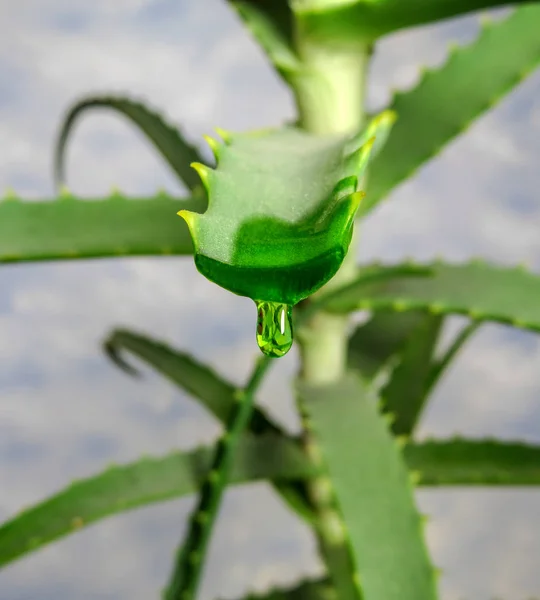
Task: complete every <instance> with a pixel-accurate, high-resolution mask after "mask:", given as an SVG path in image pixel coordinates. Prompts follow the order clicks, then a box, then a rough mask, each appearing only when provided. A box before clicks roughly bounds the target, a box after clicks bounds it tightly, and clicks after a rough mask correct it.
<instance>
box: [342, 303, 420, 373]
mask: <svg viewBox="0 0 540 600" xmlns="http://www.w3.org/2000/svg"><path fill="white" fill-rule="evenodd" d="M429 318H430V316H429V313H426V311H421V310H407V311H404V312H395V311H393V310H385V309H383V310H377V311H374V313H373V314H372V316H371V318H370V319H369V320H368V321H366V322H365V323H362V324H361V325H359V326H358V327H357V328H356V330H355V332H354V333H353V335H352V336H351V337H350V339H349V351H348V357H349V365H350V366H351V368H353V369H354V370H357V371H359V372H360V374H361V375H362V376H363V377H365V378H366V379H372V378H373V377H374V376H375V375H376V374H377V373H378V372H379V371H380V369H381V368H383V367H384V366H385V365H387V363H388V361H389V360H390V359H391V358H393V357H395V356H397V355H398V354H399V353H400V352H401V351H402V350H403V348H404V346H405V345H406V343H407V341H408V340H409V339H410V337H411V335H412V334H413V332H414V331H415V329H416V328H417V327H419V326H420V325H421V324H422V323H423V322H424V321H425V320H427V319H429Z"/></svg>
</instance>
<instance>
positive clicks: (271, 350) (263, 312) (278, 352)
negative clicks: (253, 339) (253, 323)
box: [255, 300, 293, 358]
mask: <svg viewBox="0 0 540 600" xmlns="http://www.w3.org/2000/svg"><path fill="white" fill-rule="evenodd" d="M255 304H256V305H257V344H258V346H259V348H260V349H261V352H262V353H263V354H266V356H271V357H272V358H280V357H281V356H284V355H285V354H287V352H288V351H289V350H290V348H291V346H292V343H293V330H292V306H290V305H288V304H281V303H279V302H265V301H264V300H256V301H255Z"/></svg>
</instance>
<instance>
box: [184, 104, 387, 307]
mask: <svg viewBox="0 0 540 600" xmlns="http://www.w3.org/2000/svg"><path fill="white" fill-rule="evenodd" d="M393 119H394V116H393V114H392V113H389V112H385V113H383V114H382V115H379V116H378V117H377V118H375V119H374V120H373V121H372V123H371V124H370V125H369V126H368V127H367V128H366V130H364V131H362V132H360V133H357V134H355V135H354V136H351V135H332V136H322V135H321V136H317V135H313V134H309V133H305V132H303V131H302V130H299V129H295V128H284V129H280V130H270V131H266V132H255V133H253V132H252V133H247V134H235V135H229V134H223V137H224V138H225V142H226V143H225V144H223V145H219V144H217V142H216V143H215V144H213V148H214V151H215V153H216V158H217V160H218V168H217V169H216V170H215V171H214V170H212V169H209V168H208V167H206V166H204V165H194V166H195V167H196V168H197V170H198V171H199V174H200V176H201V178H202V180H203V183H204V184H205V186H206V188H207V191H208V193H209V207H208V210H207V211H206V212H205V213H204V214H202V215H201V214H196V213H193V212H189V211H180V213H179V214H180V215H181V216H182V217H183V218H184V219H185V220H186V221H187V223H188V225H189V228H190V231H191V234H192V236H193V241H194V246H195V264H196V266H197V268H198V270H199V271H200V272H201V273H202V274H203V275H205V276H206V277H207V278H208V279H210V280H211V281H213V282H215V283H217V284H218V285H221V286H222V287H224V288H226V289H228V290H230V291H232V292H234V293H236V294H239V295H242V296H248V297H251V298H253V299H255V300H261V301H266V302H276V303H283V304H288V305H294V304H296V303H297V302H299V301H300V300H302V299H303V298H306V297H307V296H309V295H310V294H312V293H313V292H314V291H315V290H317V289H319V288H320V287H321V286H322V285H323V284H324V283H326V282H327V281H328V280H329V279H330V278H331V277H332V276H333V275H334V274H335V273H336V271H337V269H338V268H339V266H340V265H341V262H342V261H343V258H344V256H345V254H346V252H347V249H348V246H349V243H350V239H351V235H352V226H353V218H354V215H355V213H356V210H357V208H358V205H359V202H360V199H361V197H362V193H361V192H358V191H357V185H358V180H359V178H360V177H361V175H362V173H363V171H364V169H365V168H366V165H367V162H368V159H369V156H370V152H371V147H372V145H373V143H374V137H373V136H376V135H380V137H381V138H383V139H384V137H385V136H386V134H387V131H388V129H389V128H390V127H391V125H392V123H393Z"/></svg>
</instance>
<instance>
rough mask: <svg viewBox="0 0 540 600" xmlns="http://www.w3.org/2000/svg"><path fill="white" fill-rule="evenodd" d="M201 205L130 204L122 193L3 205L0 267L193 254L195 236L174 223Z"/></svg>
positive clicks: (161, 198)
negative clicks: (180, 213)
mask: <svg viewBox="0 0 540 600" xmlns="http://www.w3.org/2000/svg"><path fill="white" fill-rule="evenodd" d="M184 207H185V208H190V209H192V210H198V209H201V208H204V202H203V201H202V200H201V199H187V200H179V199H176V198H171V197H169V196H167V195H166V194H159V195H157V196H155V197H153V198H130V199H127V198H125V197H123V196H121V195H120V194H119V193H114V194H112V195H111V196H109V197H107V198H98V199H88V200H86V199H85V200H81V199H80V198H75V197H73V196H70V195H68V194H65V195H64V196H62V197H60V198H57V199H55V200H53V201H39V202H37V201H32V202H23V201H20V200H19V199H17V198H14V197H11V196H10V197H6V198H5V199H3V200H1V201H0V263H7V262H23V261H38V260H57V259H72V258H97V257H105V256H142V255H169V254H191V253H192V252H193V244H192V242H191V239H190V236H189V232H188V230H187V228H186V227H185V226H183V224H182V223H178V219H175V218H174V215H175V213H176V212H177V211H178V210H179V209H180V208H184Z"/></svg>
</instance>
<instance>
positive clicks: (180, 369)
mask: <svg viewBox="0 0 540 600" xmlns="http://www.w3.org/2000/svg"><path fill="white" fill-rule="evenodd" d="M104 348H105V351H106V353H107V355H108V356H109V358H111V360H113V362H114V363H115V364H116V365H117V366H119V367H120V368H121V369H123V370H124V371H126V372H127V373H130V374H131V375H137V374H138V373H137V371H136V370H135V369H133V367H132V366H130V365H129V364H128V363H126V362H125V361H124V359H123V358H122V352H124V351H126V350H127V351H128V352H130V353H131V354H133V355H134V356H136V357H137V358H139V359H141V360H144V361H145V362H146V363H147V364H149V365H150V366H151V367H152V368H154V369H155V370H156V371H157V372H158V373H160V374H161V375H164V376H165V377H166V378H167V379H169V380H171V381H172V382H173V383H175V384H176V385H177V386H178V387H180V388H182V389H183V390H185V391H186V392H188V393H189V394H190V395H192V396H193V397H194V398H195V399H197V400H198V401H199V402H200V403H201V404H202V405H203V406H204V407H205V408H206V410H208V411H209V412H211V413H212V414H213V415H214V416H215V417H216V419H218V420H219V421H220V422H221V423H226V422H227V421H228V420H229V418H230V416H231V414H232V413H233V412H234V410H235V406H236V403H237V401H236V397H235V394H236V393H237V392H238V391H239V390H238V388H237V387H235V386H234V385H233V384H232V383H230V382H228V381H226V380H224V379H223V378H222V377H220V376H219V375H218V374H217V373H216V372H215V371H213V370H212V369H210V368H209V367H208V366H206V365H204V364H202V363H200V362H198V361H196V360H194V359H193V358H192V357H191V356H190V355H189V354H187V353H184V352H179V351H178V350H175V349H173V348H171V347H170V346H167V345H166V344H164V343H163V342H160V341H158V340H154V339H152V338H149V337H147V336H145V335H142V334H140V333H136V332H134V331H129V330H126V329H117V330H115V331H113V332H112V333H111V334H110V336H109V337H108V338H107V340H106V341H105V343H104ZM279 431H280V429H279V427H278V426H277V425H275V424H274V423H273V422H272V421H271V420H270V419H269V418H268V417H267V416H266V414H265V413H264V411H262V410H261V409H258V408H257V409H255V411H254V414H253V419H252V423H251V432H252V433H263V432H264V433H267V432H274V433H275V432H279Z"/></svg>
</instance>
